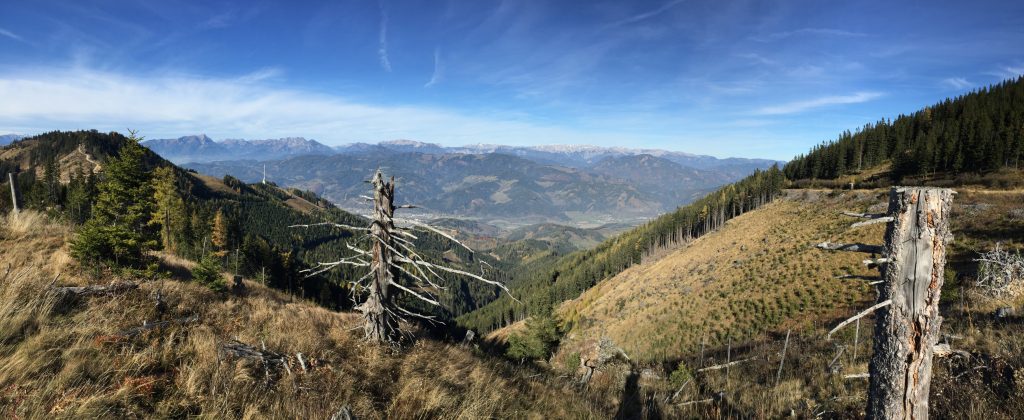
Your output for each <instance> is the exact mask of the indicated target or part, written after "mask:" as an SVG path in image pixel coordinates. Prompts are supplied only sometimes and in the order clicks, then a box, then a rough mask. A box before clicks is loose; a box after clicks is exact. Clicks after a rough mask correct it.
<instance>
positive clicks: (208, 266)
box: [192, 254, 227, 292]
mask: <svg viewBox="0 0 1024 420" xmlns="http://www.w3.org/2000/svg"><path fill="white" fill-rule="evenodd" d="M192 279H193V280H195V281H196V282H197V283H199V284H202V285H204V286H206V287H209V288H210V290H213V291H215V292H224V291H227V284H225V283H224V277H223V276H222V275H221V273H220V261H219V260H218V259H217V257H215V256H214V255H213V254H206V256H205V257H203V259H202V260H201V261H199V264H196V267H195V268H193V269H192Z"/></svg>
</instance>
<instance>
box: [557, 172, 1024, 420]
mask: <svg viewBox="0 0 1024 420" xmlns="http://www.w3.org/2000/svg"><path fill="white" fill-rule="evenodd" d="M884 202H885V191H881V190H873V191H863V190H861V191H856V192H843V193H838V194H836V193H829V192H827V191H813V190H791V191H789V192H787V197H786V198H784V199H782V200H780V201H778V202H776V203H773V204H771V205H769V206H766V207H765V208H763V209H759V210H756V211H754V212H751V213H749V214H745V215H742V216H740V217H738V218H736V219H734V220H732V221H730V222H728V223H727V224H726V226H725V227H724V228H723V229H722V230H720V231H718V232H714V233H711V234H709V235H707V236H705V237H702V238H700V239H698V240H696V241H694V242H693V243H691V244H690V245H688V246H687V247H685V248H681V249H677V250H675V251H673V252H671V253H669V254H667V255H665V256H663V257H662V258H660V259H657V260H654V261H649V262H645V263H643V264H642V265H639V266H635V267H632V268H630V269H628V270H626V271H624V272H623V273H620V274H619V275H617V276H615V277H613V278H611V279H609V280H606V281H603V282H601V283H599V284H598V285H597V286H595V287H594V288H592V289H590V290H588V291H587V292H585V293H584V294H583V295H581V296H580V297H579V298H578V299H574V300H571V301H568V302H566V303H564V304H563V305H562V306H561V307H560V308H559V311H560V314H561V316H562V318H563V319H564V320H566V321H567V322H568V326H569V327H570V330H569V331H568V332H567V334H566V338H565V339H564V340H563V343H562V345H561V347H560V348H559V350H558V352H557V353H556V354H555V355H554V356H553V357H552V358H551V361H552V363H553V364H554V365H555V366H556V367H558V366H559V365H560V364H562V363H566V362H568V363H573V360H575V359H574V357H577V356H576V354H577V352H580V351H581V350H583V351H585V347H583V344H584V343H586V342H587V341H588V340H591V341H592V339H594V338H597V337H599V336H605V337H609V338H612V339H613V341H615V343H616V344H618V345H619V346H621V347H623V348H624V349H625V350H626V352H627V353H628V354H629V355H630V356H631V357H632V358H633V359H634V360H637V361H639V362H640V365H641V366H648V367H650V368H651V369H652V371H653V372H655V374H656V375H661V376H662V379H657V380H653V381H649V383H647V384H646V388H644V387H642V388H641V389H642V393H646V394H648V395H649V394H651V393H659V394H660V395H666V394H665V393H671V392H674V387H670V386H669V385H668V384H667V381H666V380H665V378H667V374H668V372H670V371H671V370H673V369H674V368H675V366H676V364H677V363H678V362H680V361H682V362H683V363H685V364H686V365H688V366H690V370H693V369H695V368H697V367H700V366H708V365H711V364H716V363H723V362H725V360H726V358H727V357H729V358H731V360H737V359H744V358H748V357H753V358H755V359H754V360H753V361H751V362H748V363H745V364H742V365H738V366H735V367H733V368H732V369H731V372H729V373H728V374H727V371H725V370H720V371H711V372H707V373H700V374H697V375H696V380H695V381H694V382H693V383H692V384H691V385H689V386H688V387H687V388H686V389H684V391H683V392H682V393H681V394H680V396H679V397H678V399H677V401H679V402H682V401H691V400H703V399H706V398H711V397H712V396H714V395H716V394H718V393H719V392H724V394H721V395H722V398H721V399H720V400H716V402H715V403H714V404H711V403H701V404H694V405H689V406H685V407H680V406H676V405H669V406H666V407H663V411H664V412H665V413H666V414H669V415H679V416H684V417H692V416H712V417H717V416H754V417H777V416H780V415H783V414H788V413H790V410H793V412H795V413H797V414H798V415H801V416H808V417H812V416H817V415H822V413H826V414H825V415H829V416H839V417H859V416H863V412H862V410H863V408H864V406H865V404H866V400H865V394H866V381H863V380H844V379H843V378H842V376H841V375H842V374H853V373H861V372H866V371H867V362H868V359H869V358H870V354H871V348H872V347H871V346H872V343H871V337H870V336H871V334H872V329H873V319H872V317H867V318H865V319H864V320H862V321H863V322H862V323H861V325H860V331H859V337H858V338H859V340H858V345H857V347H856V348H857V352H858V354H857V358H856V359H853V348H854V346H853V342H854V332H855V328H854V326H853V325H851V326H850V327H848V328H845V329H843V330H841V331H840V332H839V333H837V335H836V336H835V337H834V339H833V340H832V341H831V342H829V341H826V340H825V338H824V336H825V333H826V332H827V331H828V330H829V329H831V328H832V327H833V326H835V325H836V324H838V322H839V321H840V320H842V319H845V318H847V317H849V316H852V315H853V314H854V313H856V312H858V311H859V310H861V309H863V308H866V307H867V306H869V305H870V304H871V303H872V302H873V301H874V298H875V296H874V293H873V292H872V289H871V287H870V286H867V285H865V284H863V282H862V281H861V280H848V279H835V278H834V277H835V276H837V275H841V274H845V273H847V272H850V273H853V274H871V272H870V271H867V270H866V269H864V268H862V266H861V264H860V263H859V261H860V260H861V259H862V258H863V255H862V254H854V253H825V252H822V251H818V250H815V249H813V244H814V243H818V242H821V241H824V240H829V241H860V242H867V243H880V241H881V237H882V233H883V229H882V227H881V226H875V227H871V228H865V229H858V230H850V229H847V226H848V225H849V224H850V223H851V222H852V221H853V220H850V219H849V218H846V217H842V216H838V215H837V212H838V211H840V210H853V211H861V210H871V211H880V210H883V209H884V206H883V204H882V203H884ZM1021 211H1024V191H986V190H973V189H963V190H961V191H959V194H958V195H957V197H956V199H955V202H954V206H953V216H952V221H951V223H952V228H953V233H954V236H955V241H954V243H953V244H952V246H951V249H950V253H949V256H948V263H949V264H948V266H947V276H946V277H947V281H946V284H945V287H944V292H943V305H942V313H943V316H944V317H945V321H944V323H943V332H944V334H951V335H952V336H953V337H955V338H953V339H952V345H953V347H954V348H957V349H961V350H966V351H968V352H970V353H971V357H970V358H969V359H965V358H946V359H940V360H938V361H937V362H936V364H935V368H934V373H933V386H932V397H931V399H932V412H933V413H936V414H937V415H940V414H941V415H940V417H944V416H949V417H951V418H1014V417H1015V416H1016V415H1017V414H1019V412H1020V410H1022V409H1024V316H1021V313H1022V312H1024V296H1021V297H1015V298H1004V299H993V298H991V297H987V296H984V295H982V294H981V293H980V292H979V291H978V290H976V289H974V288H973V287H972V282H973V276H974V273H975V272H976V266H975V263H973V262H972V261H971V260H972V259H973V258H975V257H976V255H977V252H978V251H980V250H987V249H989V248H991V247H992V246H993V244H994V243H995V242H997V241H999V242H1003V244H1004V245H1006V246H1009V247H1011V248H1017V249H1021V248H1024V216H1021V214H1022V213H1021ZM961 296H962V298H961ZM1005 306H1010V307H1014V308H1016V310H1017V315H1015V316H1013V317H1010V318H1009V319H1007V320H1001V321H997V320H994V319H993V318H992V315H991V314H992V313H993V311H994V310H995V309H996V308H998V307H1005ZM787 329H792V337H791V340H790V343H789V348H788V352H787V358H786V360H785V369H784V370H783V373H782V375H781V378H780V379H781V380H780V382H779V384H778V385H776V384H775V375H776V369H777V368H778V366H779V355H780V353H781V351H782V347H783V337H784V336H785V333H786V330H787ZM704 334H707V344H706V350H704V359H703V360H702V359H701V357H700V356H699V355H700V354H701V351H702V349H701V341H702V337H703V336H704ZM729 335H731V351H729V353H731V354H728V355H727V350H728V346H727V343H729V342H730V340H729V339H727V337H728V336H729ZM840 351H842V352H843V354H842V355H841V356H839V357H838V358H837V357H836V354H837V353H838V352H840ZM832 360H836V361H837V362H836V364H835V366H836V369H837V373H839V375H831V374H829V371H830V369H829V364H830V362H831V361H832Z"/></svg>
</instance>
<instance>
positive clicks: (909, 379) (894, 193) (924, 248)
mask: <svg viewBox="0 0 1024 420" xmlns="http://www.w3.org/2000/svg"><path fill="white" fill-rule="evenodd" d="M953 194H955V192H954V191H953V190H950V189H945V188H927V187H894V188H893V189H892V190H891V191H890V192H889V209H888V211H887V212H886V213H885V214H865V213H847V212H844V213H843V214H845V215H847V216H853V217H860V218H865V219H869V220H867V221H864V222H860V223H855V224H854V225H853V226H854V227H857V226H865V225H869V224H875V223H888V225H887V228H886V231H885V245H883V246H877V245H864V244H836V243H828V242H823V243H821V244H818V248H821V249H825V250H832V251H853V252H867V253H871V254H881V255H882V257H880V258H872V259H867V260H864V263H865V264H867V265H868V267H875V268H878V269H879V271H880V272H881V277H880V280H878V281H872V282H871V283H870V284H878V285H879V286H878V301H877V303H875V305H873V306H871V307H870V308H868V309H865V310H864V311H861V312H860V313H858V314H857V315H855V316H854V317H853V318H850V319H847V320H846V321H843V322H841V323H840V324H839V325H837V326H836V327H835V328H833V329H832V331H830V332H829V333H828V336H829V337H830V338H831V336H832V334H833V333H835V332H836V331H838V330H839V329H840V328H842V327H844V326H846V325H849V324H850V323H852V322H854V321H857V322H858V323H859V320H860V318H863V317H864V316H867V315H868V314H870V313H872V312H874V311H876V310H880V312H879V315H878V317H877V318H876V321H875V334H874V336H875V337H874V339H875V342H874V353H873V355H872V357H871V362H870V366H869V371H870V372H869V375H867V376H869V380H870V385H869V388H868V409H867V414H868V417H870V418H878V419H910V418H914V419H926V418H928V389H929V387H930V385H931V368H932V356H933V354H934V347H935V344H936V343H937V342H938V341H939V327H940V324H941V323H942V317H941V316H939V297H940V294H941V292H942V282H943V272H944V267H945V265H946V244H947V243H948V242H949V241H950V240H952V234H951V233H950V231H949V211H950V210H949V209H950V203H951V202H952V201H953ZM869 280H870V279H869ZM858 325H859V324H858ZM858 335H859V334H858ZM855 340H856V339H855ZM863 376H865V375H863V374H862V375H847V377H863Z"/></svg>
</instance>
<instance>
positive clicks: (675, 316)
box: [560, 192, 884, 361]
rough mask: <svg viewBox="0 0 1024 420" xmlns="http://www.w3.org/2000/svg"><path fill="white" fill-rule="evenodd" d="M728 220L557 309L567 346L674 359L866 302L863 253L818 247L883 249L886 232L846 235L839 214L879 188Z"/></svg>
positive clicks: (816, 196) (861, 205)
mask: <svg viewBox="0 0 1024 420" xmlns="http://www.w3.org/2000/svg"><path fill="white" fill-rule="evenodd" d="M807 194H810V196H808V197H804V196H803V195H804V192H800V193H798V195H799V197H792V198H790V199H784V200H780V201H778V202H776V203H773V204H770V205H768V206H765V207H764V208H763V209H760V210H758V211H755V212H751V213H747V214H745V215H742V216H740V217H737V218H735V219H733V220H730V221H729V222H728V223H726V225H725V226H724V227H723V228H722V229H721V230H720V231H717V232H714V233H711V234H709V235H706V236H704V237H701V238H699V239H697V240H696V241H694V242H692V243H690V244H689V245H687V246H685V247H683V248H680V249H677V250H675V251H674V252H671V253H669V254H668V255H666V256H664V257H662V258H660V259H658V260H656V261H653V262H648V263H644V264H641V265H638V266H635V267H632V268H630V269H628V270H626V271H624V272H622V273H621V274H619V275H617V276H615V277H613V278H611V279H609V280H606V281H603V282H601V283H600V284H598V285H597V286H596V287H594V288H592V289H590V290H588V291H587V292H585V293H584V294H583V295H581V296H580V297H579V298H578V299H575V300H573V301H569V302H568V303H567V304H565V305H563V306H562V307H561V308H560V313H561V314H562V315H563V316H562V318H563V319H567V320H569V322H570V323H571V324H572V325H573V326H574V328H573V330H572V334H571V337H570V343H569V344H568V345H567V346H564V349H565V350H568V351H575V349H573V346H572V344H571V343H572V342H582V341H583V340H586V339H589V338H594V337H598V336H607V337H609V338H611V339H612V340H613V341H615V342H616V343H618V344H619V345H620V346H622V347H623V349H624V350H625V351H626V352H627V354H629V355H630V357H633V358H634V359H639V360H648V361H651V360H666V359H668V360H671V359H677V358H679V357H681V356H682V355H683V354H686V353H689V352H692V351H694V350H695V349H697V348H698V347H699V346H700V343H701V341H702V340H703V339H704V336H705V335H706V337H707V338H706V340H707V345H709V346H717V345H724V344H726V342H727V340H728V337H729V336H731V337H732V340H733V341H734V342H742V341H746V340H750V339H752V338H754V337H756V336H760V335H763V334H764V333H765V332H766V331H778V330H780V329H781V330H782V331H785V328H787V327H800V326H803V325H804V324H808V323H811V322H813V321H814V320H818V319H828V318H829V317H830V316H832V317H837V316H840V315H845V314H846V313H847V312H848V311H849V308H851V307H857V305H860V304H862V303H864V302H866V301H867V300H868V299H870V298H871V297H872V296H871V293H870V291H871V288H870V286H867V285H866V284H864V283H865V282H863V281H862V280H849V279H837V278H835V277H837V276H840V275H844V274H870V273H869V272H867V271H866V270H865V269H863V268H860V267H858V266H859V265H860V263H859V261H860V259H862V258H863V256H861V255H855V254H853V253H826V252H823V251H819V250H817V249H815V248H814V244H816V243H819V242H822V241H825V240H828V241H833V242H868V243H880V242H881V237H882V229H883V228H882V226H874V227H869V228H865V229H858V230H850V229H847V227H848V225H849V224H850V223H852V222H853V220H843V219H841V218H840V217H837V213H838V212H839V211H840V210H851V211H861V210H865V209H867V208H868V207H870V206H872V205H874V204H876V203H880V202H882V201H883V200H884V199H883V198H881V197H880V196H879V194H877V193H875V192H857V193H843V194H840V195H838V196H837V197H830V196H829V195H828V194H825V193H819V192H809V193H807Z"/></svg>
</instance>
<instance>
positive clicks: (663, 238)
mask: <svg viewBox="0 0 1024 420" xmlns="http://www.w3.org/2000/svg"><path fill="white" fill-rule="evenodd" d="M784 184H785V178H784V177H783V175H782V171H781V170H779V169H778V168H776V167H772V168H770V169H768V170H766V171H756V172H755V173H754V174H752V175H750V176H748V177H747V178H745V179H743V180H741V181H739V182H737V183H734V184H730V185H728V186H725V187H723V188H721V189H719V190H718V191H716V192H713V193H711V194H708V195H707V196H706V197H704V198H702V199H700V200H697V201H696V202H694V203H692V204H689V205H687V206H684V207H680V208H679V209H677V210H676V211H674V212H671V213H668V214H666V215H663V216H661V217H658V218H656V219H654V220H652V221H650V222H648V223H646V224H644V225H642V226H640V227H638V228H635V229H633V230H631V231H628V232H626V233H623V234H620V235H618V236H616V237H614V238H611V239H608V240H606V241H604V242H602V243H601V244H600V245H598V246H597V247H595V248H593V249H589V250H584V251H577V252H574V253H572V254H568V255H565V256H561V257H560V256H557V255H550V256H548V257H547V258H543V259H538V260H537V261H535V262H534V263H533V264H535V265H533V266H531V267H530V268H529V269H524V270H520V271H517V272H516V273H515V274H510V279H509V281H508V282H507V283H506V284H507V285H508V286H509V287H511V288H512V289H513V293H512V294H513V295H514V296H516V297H517V298H518V300H519V301H521V302H523V303H520V302H516V301H513V300H512V299H511V298H509V297H505V296H503V297H500V298H498V299H497V300H496V301H494V302H492V303H490V304H488V305H487V306H484V307H482V308H480V309H478V310H476V311H473V312H471V313H469V314H466V315H463V316H462V317H460V318H459V322H460V324H462V325H463V326H465V327H467V328H471V329H475V330H478V331H482V332H486V331H491V330H494V329H497V328H501V327H503V326H506V325H509V324H511V323H514V322H516V321H519V320H522V319H525V318H526V317H527V316H529V315H534V314H544V313H549V312H550V311H551V308H552V306H553V305H557V304H559V303H560V302H562V301H565V300H567V299H572V298H575V297H576V296H578V295H579V294H580V293H582V292H583V291H584V290H587V289H588V288H590V287H593V286H594V285H595V284H598V283H599V282H601V281H602V280H604V279H607V278H609V277H612V276H614V275H615V274H617V273H619V272H621V271H623V270H625V269H627V268H629V267H630V266H633V265H635V264H639V263H640V262H641V261H643V260H644V258H645V257H648V256H651V255H653V254H655V253H657V252H659V250H661V249H663V248H671V247H675V246H677V245H678V244H683V243H686V242H688V241H690V240H692V239H694V238H698V237H700V236H702V235H704V234H707V233H708V232H711V231H713V230H715V229H717V228H719V227H720V226H722V225H723V224H724V223H725V222H726V221H727V220H729V219H731V218H733V217H736V216H738V215H740V214H743V213H746V212H748V211H751V210H754V209H756V208H758V207H760V206H763V205H764V204H767V203H769V202H771V201H772V200H773V199H774V198H775V197H776V196H777V195H778V194H779V193H780V192H781V191H782V188H783V186H784Z"/></svg>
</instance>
